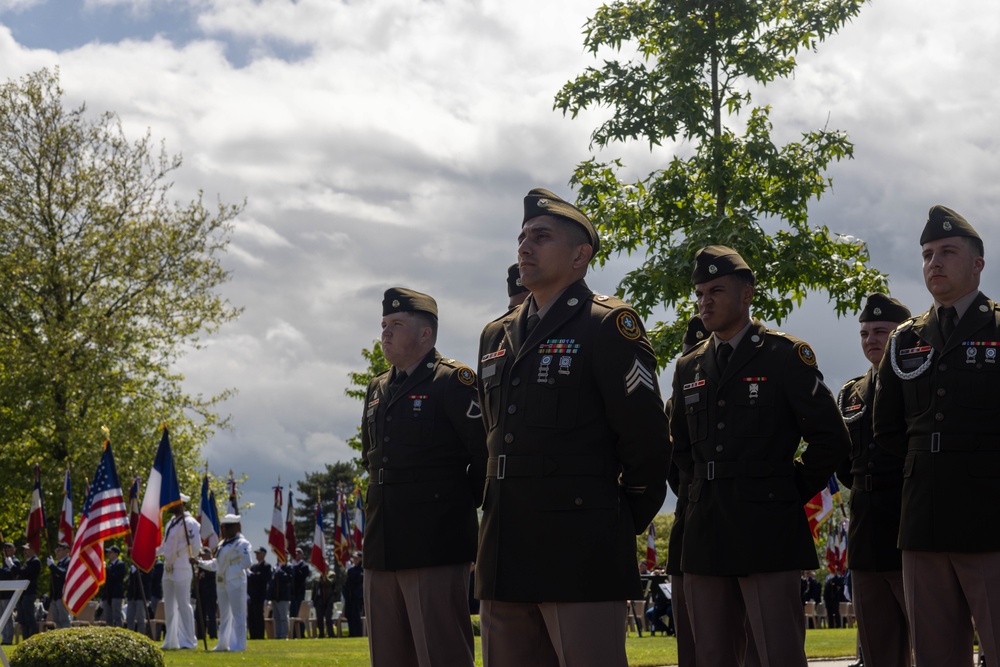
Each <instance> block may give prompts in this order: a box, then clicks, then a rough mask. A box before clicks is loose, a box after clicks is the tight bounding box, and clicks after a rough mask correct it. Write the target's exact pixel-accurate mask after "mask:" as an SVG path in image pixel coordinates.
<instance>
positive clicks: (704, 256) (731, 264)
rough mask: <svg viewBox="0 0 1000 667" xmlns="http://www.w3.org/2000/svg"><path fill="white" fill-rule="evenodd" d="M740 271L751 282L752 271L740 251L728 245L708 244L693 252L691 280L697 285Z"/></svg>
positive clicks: (752, 277)
mask: <svg viewBox="0 0 1000 667" xmlns="http://www.w3.org/2000/svg"><path fill="white" fill-rule="evenodd" d="M740 271H743V272H745V274H746V275H747V276H749V278H750V280H751V282H752V281H754V279H755V278H754V275H753V271H752V270H751V269H750V267H749V266H748V265H747V263H746V262H744V261H743V258H742V257H740V253H738V252H736V251H735V250H733V249H732V248H730V247H728V246H724V245H710V246H706V247H704V248H702V249H701V250H699V251H698V252H697V253H696V254H695V256H694V273H692V274H691V281H692V282H694V284H696V285H697V284H698V283H706V282H708V281H709V280H715V279H716V278H721V277H722V276H728V275H730V274H732V273H739V272H740Z"/></svg>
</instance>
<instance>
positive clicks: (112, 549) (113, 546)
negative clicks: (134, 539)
mask: <svg viewBox="0 0 1000 667" xmlns="http://www.w3.org/2000/svg"><path fill="white" fill-rule="evenodd" d="M108 551H111V552H114V553H116V554H120V553H121V552H122V550H121V548H120V547H118V546H116V545H114V544H112V545H111V546H110V547H108Z"/></svg>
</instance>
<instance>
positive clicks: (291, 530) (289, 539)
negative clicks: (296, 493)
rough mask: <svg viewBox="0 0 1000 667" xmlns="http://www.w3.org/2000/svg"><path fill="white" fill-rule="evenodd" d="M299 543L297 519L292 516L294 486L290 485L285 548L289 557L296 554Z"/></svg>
mask: <svg viewBox="0 0 1000 667" xmlns="http://www.w3.org/2000/svg"><path fill="white" fill-rule="evenodd" d="M296 547H298V544H297V543H296V541H295V519H294V518H293V517H292V487H290V486H289V487H288V513H287V514H286V515H285V549H286V550H287V553H288V557H289V558H293V557H294V556H295V549H296Z"/></svg>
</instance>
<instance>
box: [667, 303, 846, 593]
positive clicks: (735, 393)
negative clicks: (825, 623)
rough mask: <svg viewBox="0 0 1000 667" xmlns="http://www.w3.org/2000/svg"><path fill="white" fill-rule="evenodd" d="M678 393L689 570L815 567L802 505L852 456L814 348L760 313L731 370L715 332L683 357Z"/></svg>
mask: <svg viewBox="0 0 1000 667" xmlns="http://www.w3.org/2000/svg"><path fill="white" fill-rule="evenodd" d="M673 391H674V394H673V398H672V400H673V409H672V411H671V419H670V430H671V435H672V436H673V445H674V460H675V461H676V462H677V466H678V467H679V468H680V470H681V472H682V473H684V474H687V475H688V476H689V478H690V486H689V489H688V506H687V515H686V516H685V521H684V537H683V552H682V555H681V570H682V571H683V572H684V573H686V574H700V575H712V576H742V575H747V574H754V573H762V572H782V571H788V570H812V569H815V568H816V567H817V566H818V562H817V560H816V549H815V547H814V545H813V540H812V535H811V534H810V532H809V525H808V521H807V519H806V513H805V510H804V508H803V506H804V504H805V503H806V502H807V501H808V500H809V499H811V498H812V497H813V496H814V495H815V494H816V492H818V491H819V490H820V489H822V488H823V487H824V486H825V485H826V483H827V481H828V480H829V478H830V475H831V474H832V473H833V472H834V470H835V469H836V467H837V465H838V464H839V463H840V462H841V461H842V460H843V459H844V457H846V456H847V455H848V452H849V451H850V436H849V435H848V433H847V428H846V427H845V426H844V420H843V419H841V417H840V412H839V410H838V409H837V403H836V401H835V400H834V398H833V395H832V394H831V393H830V390H829V389H828V388H827V387H826V385H825V384H823V376H822V374H821V373H820V372H819V369H818V368H817V366H816V357H815V355H813V352H812V349H811V348H810V347H809V346H808V345H807V344H806V343H804V342H802V341H800V340H798V339H796V338H793V337H791V336H788V335H786V334H783V333H779V332H775V331H769V330H768V329H767V328H765V327H764V325H763V324H761V323H760V322H758V321H756V320H754V321H753V322H752V323H751V325H750V328H749V330H748V331H747V332H746V334H745V335H744V336H743V339H742V340H741V341H740V343H739V345H738V346H737V348H736V349H735V350H734V351H733V353H732V357H731V359H730V360H729V365H728V366H727V368H726V371H725V373H721V374H720V372H719V367H718V365H717V362H716V356H715V339H714V336H713V337H710V338H709V339H708V340H707V341H705V342H703V343H701V344H700V345H697V346H696V347H694V348H692V349H691V350H689V351H688V353H687V354H686V355H684V356H682V357H681V358H680V359H679V360H678V361H677V367H676V371H675V373H674V386H673ZM800 439H805V441H806V443H807V447H806V449H805V452H804V453H803V454H802V457H801V459H799V460H796V459H795V451H796V448H797V447H798V445H799V442H800Z"/></svg>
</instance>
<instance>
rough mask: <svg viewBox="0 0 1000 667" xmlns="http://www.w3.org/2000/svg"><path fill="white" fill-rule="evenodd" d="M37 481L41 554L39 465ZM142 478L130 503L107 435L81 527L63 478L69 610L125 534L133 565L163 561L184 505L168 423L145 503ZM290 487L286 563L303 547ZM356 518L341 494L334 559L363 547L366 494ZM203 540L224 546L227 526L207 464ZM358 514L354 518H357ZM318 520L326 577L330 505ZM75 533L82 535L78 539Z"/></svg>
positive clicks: (273, 536) (33, 515)
mask: <svg viewBox="0 0 1000 667" xmlns="http://www.w3.org/2000/svg"><path fill="white" fill-rule="evenodd" d="M106 434H107V432H106ZM34 473H35V480H34V487H33V489H32V495H31V509H30V511H29V514H28V522H27V528H26V530H25V537H26V538H27V541H28V543H29V544H30V545H31V546H32V548H33V549H34V550H35V552H36V553H40V552H41V540H42V535H43V534H44V533H45V511H44V508H43V507H42V494H41V471H40V468H39V466H38V465H36V466H35V470H34ZM141 484H142V479H141V478H140V477H139V476H135V477H133V479H132V485H131V487H130V488H129V495H128V504H127V505H126V501H125V497H124V495H123V493H122V488H121V483H120V481H119V478H118V471H117V469H116V467H115V459H114V454H113V453H112V449H111V440H110V438H106V439H105V441H104V446H103V453H102V455H101V460H100V463H99V464H98V466H97V470H96V472H95V473H94V477H93V481H92V482H90V483H88V484H87V488H86V492H85V494H84V495H85V500H84V504H83V511H82V513H81V515H80V523H79V528H77V527H76V526H75V524H74V520H73V517H74V515H73V502H72V489H71V485H70V474H69V469H68V468H67V470H66V475H65V478H64V480H63V505H62V508H61V511H60V516H59V529H58V532H59V541H60V542H65V543H67V544H70V545H71V549H70V562H69V568H68V570H67V574H66V583H65V586H64V588H63V602H64V603H65V605H66V608H67V609H68V610H69V611H70V612H71V613H73V614H74V615H75V614H78V613H79V612H80V611H81V610H82V609H83V607H84V606H85V605H86V604H87V602H89V601H90V599H91V598H93V596H94V595H95V594H96V593H97V591H98V589H99V588H100V587H101V585H102V584H103V583H104V581H105V578H106V573H105V567H104V542H105V540H109V539H113V538H116V537H124V539H125V542H126V544H127V545H128V546H129V548H130V551H131V557H132V562H133V563H134V564H135V565H136V567H138V568H139V569H141V570H142V571H144V572H149V571H150V570H151V569H152V568H153V565H154V564H155V562H156V550H157V548H158V547H159V546H160V544H161V543H162V535H163V526H162V523H161V522H162V516H163V511H164V510H167V509H170V508H171V507H174V506H176V505H178V504H180V503H181V502H182V501H181V494H180V485H179V483H178V480H177V469H176V467H175V465H174V459H173V453H172V451H171V448H170V436H169V432H168V430H167V428H166V426H164V427H163V436H162V438H161V440H160V444H159V447H158V448H157V451H156V458H155V460H154V462H153V468H152V470H151V471H150V474H149V479H148V480H147V483H146V491H145V495H144V496H143V498H142V502H141V504H140V501H139V495H140V487H141ZM228 487H229V498H228V500H227V505H226V513H228V514H236V515H238V514H239V513H240V512H239V500H238V495H237V486H236V480H235V479H234V478H233V473H232V471H230V472H229V480H228ZM281 491H282V487H281V486H280V480H279V485H278V486H276V487H275V513H274V515H273V517H272V527H271V532H270V535H269V539H268V542H269V544H270V545H271V548H272V550H273V551H274V553H275V555H276V556H277V558H278V561H279V562H281V563H284V562H286V561H287V559H288V554H290V553H294V552H295V548H296V543H295V531H294V527H293V513H292V510H293V507H292V494H291V492H290V491H289V494H288V513H287V517H286V521H285V526H284V531H282V530H281V514H282V513H281V508H282V496H281ZM353 495H355V503H354V507H353V513H349V511H348V500H349V494H346V493H344V492H338V503H337V511H336V517H335V519H336V523H335V525H336V527H335V530H334V554H335V558H337V560H338V561H340V562H341V563H345V564H346V562H347V561H348V560H349V559H350V556H351V552H352V551H355V550H360V549H361V543H362V539H363V535H364V508H363V506H362V502H361V495H360V492H358V491H356V492H355V494H353ZM200 507H201V517H200V523H201V540H202V544H203V545H204V546H208V547H210V548H213V549H214V548H215V546H216V545H217V544H218V542H219V535H220V533H221V531H220V525H219V514H218V510H217V505H216V499H215V492H214V491H213V490H212V489H211V487H210V483H209V476H208V470H207V466H206V470H205V475H204V477H203V479H202V487H201V502H200ZM349 514H353V518H351V517H349ZM315 516H316V522H315V528H314V533H313V545H312V552H311V554H310V562H311V563H312V564H313V565H314V566H315V567H316V568H317V569H318V570H319V571H320V572H321V573H323V574H326V572H327V562H326V539H325V530H324V523H323V513H322V506H321V503H320V502H319V498H318V497H317V503H316V515H315ZM74 531H75V536H74Z"/></svg>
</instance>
